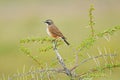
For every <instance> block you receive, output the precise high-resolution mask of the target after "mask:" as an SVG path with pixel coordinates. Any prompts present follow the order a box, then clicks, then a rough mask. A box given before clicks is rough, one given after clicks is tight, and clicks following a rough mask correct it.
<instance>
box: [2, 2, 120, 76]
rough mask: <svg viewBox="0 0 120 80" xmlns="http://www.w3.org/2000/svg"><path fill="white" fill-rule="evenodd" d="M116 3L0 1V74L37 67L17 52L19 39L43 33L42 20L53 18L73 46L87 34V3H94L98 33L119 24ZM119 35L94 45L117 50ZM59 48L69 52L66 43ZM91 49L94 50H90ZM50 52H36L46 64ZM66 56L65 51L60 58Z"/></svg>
mask: <svg viewBox="0 0 120 80" xmlns="http://www.w3.org/2000/svg"><path fill="white" fill-rule="evenodd" d="M119 3H120V0H0V76H2V75H3V74H5V75H8V74H12V73H15V72H17V70H18V69H19V70H22V69H23V66H24V65H25V66H26V69H29V68H30V67H31V66H35V67H37V66H38V65H37V64H36V63H35V62H34V61H33V60H32V59H31V58H29V57H28V56H26V55H25V54H23V53H22V52H21V51H20V49H19V47H20V43H19V41H20V39H24V38H27V37H44V36H47V34H46V25H45V24H44V23H43V21H44V20H46V19H53V21H54V22H55V24H56V25H57V26H58V27H59V28H60V30H61V31H62V32H63V34H64V35H65V36H66V37H67V39H68V41H69V42H70V43H71V44H72V45H76V44H78V43H80V42H81V41H82V40H84V39H86V38H87V37H88V36H89V35H90V29H89V27H88V24H89V16H88V10H89V6H90V4H94V6H95V11H94V16H95V22H96V24H95V27H94V28H95V30H96V32H100V31H103V30H104V29H107V28H110V27H112V26H115V25H119V24H120V5H119ZM119 35H120V32H117V33H115V34H114V35H113V36H112V37H111V39H110V41H109V42H106V41H105V40H101V41H102V42H101V41H98V42H97V43H96V45H97V46H99V47H100V46H102V47H108V48H109V49H110V50H111V51H112V52H113V51H114V50H115V51H117V52H118V53H119V52H120V45H118V44H119V43H118V41H120V36H119ZM103 44H104V45H103ZM34 45H36V44H34ZM37 46H39V44H37ZM63 47H64V48H65V49H64V50H62V51H61V52H66V53H67V52H70V51H69V49H68V48H66V46H63ZM94 47H96V46H94ZM66 49H68V50H66ZM65 50H66V51H65ZM92 52H96V51H94V50H91V53H92ZM52 53H53V52H52V51H51V53H43V54H39V56H42V57H40V59H41V62H43V63H47V61H49V60H50V59H52V58H50V59H46V57H48V55H51V54H52ZM35 54H36V53H35ZM71 54H72V53H71ZM53 56H54V54H53ZM62 56H64V53H63V54H62ZM68 56H69V55H67V54H66V55H65V56H64V57H66V58H67V57H68ZM55 59H56V58H55ZM53 60H54V59H52V61H53ZM115 74H118V72H117V71H116V72H115ZM117 76H118V75H117ZM115 78H118V77H116V76H115Z"/></svg>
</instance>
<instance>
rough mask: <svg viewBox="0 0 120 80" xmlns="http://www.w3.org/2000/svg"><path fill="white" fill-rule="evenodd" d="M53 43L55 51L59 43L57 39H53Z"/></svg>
mask: <svg viewBox="0 0 120 80" xmlns="http://www.w3.org/2000/svg"><path fill="white" fill-rule="evenodd" d="M52 42H53V45H54V49H57V41H56V39H53V40H52Z"/></svg>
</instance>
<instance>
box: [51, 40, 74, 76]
mask: <svg viewBox="0 0 120 80" xmlns="http://www.w3.org/2000/svg"><path fill="white" fill-rule="evenodd" d="M56 46H57V43H56V41H55V40H54V41H53V48H54V51H55V54H56V56H57V59H58V61H59V63H60V65H61V66H62V67H63V69H64V71H65V73H66V74H67V75H68V76H72V74H71V72H70V70H69V69H68V68H67V67H66V65H65V63H64V61H63V58H62V57H61V55H60V54H59V52H58V49H57V47H56Z"/></svg>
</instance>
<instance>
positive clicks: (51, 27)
mask: <svg viewBox="0 0 120 80" xmlns="http://www.w3.org/2000/svg"><path fill="white" fill-rule="evenodd" d="M45 23H46V24H47V33H48V35H49V36H51V37H53V38H55V39H57V38H61V39H62V40H63V41H64V42H65V43H66V44H67V45H70V44H69V43H68V42H67V41H66V38H65V37H64V36H63V34H62V33H61V31H60V30H59V29H58V28H57V27H56V26H55V24H54V22H53V21H52V20H51V19H48V20H46V21H45Z"/></svg>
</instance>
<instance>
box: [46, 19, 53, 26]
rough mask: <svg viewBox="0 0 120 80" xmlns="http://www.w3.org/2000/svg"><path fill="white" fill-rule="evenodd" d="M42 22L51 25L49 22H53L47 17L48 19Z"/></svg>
mask: <svg viewBox="0 0 120 80" xmlns="http://www.w3.org/2000/svg"><path fill="white" fill-rule="evenodd" d="M44 23H46V24H48V25H51V24H53V21H52V20H51V19H48V20H46V21H45V22H44Z"/></svg>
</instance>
